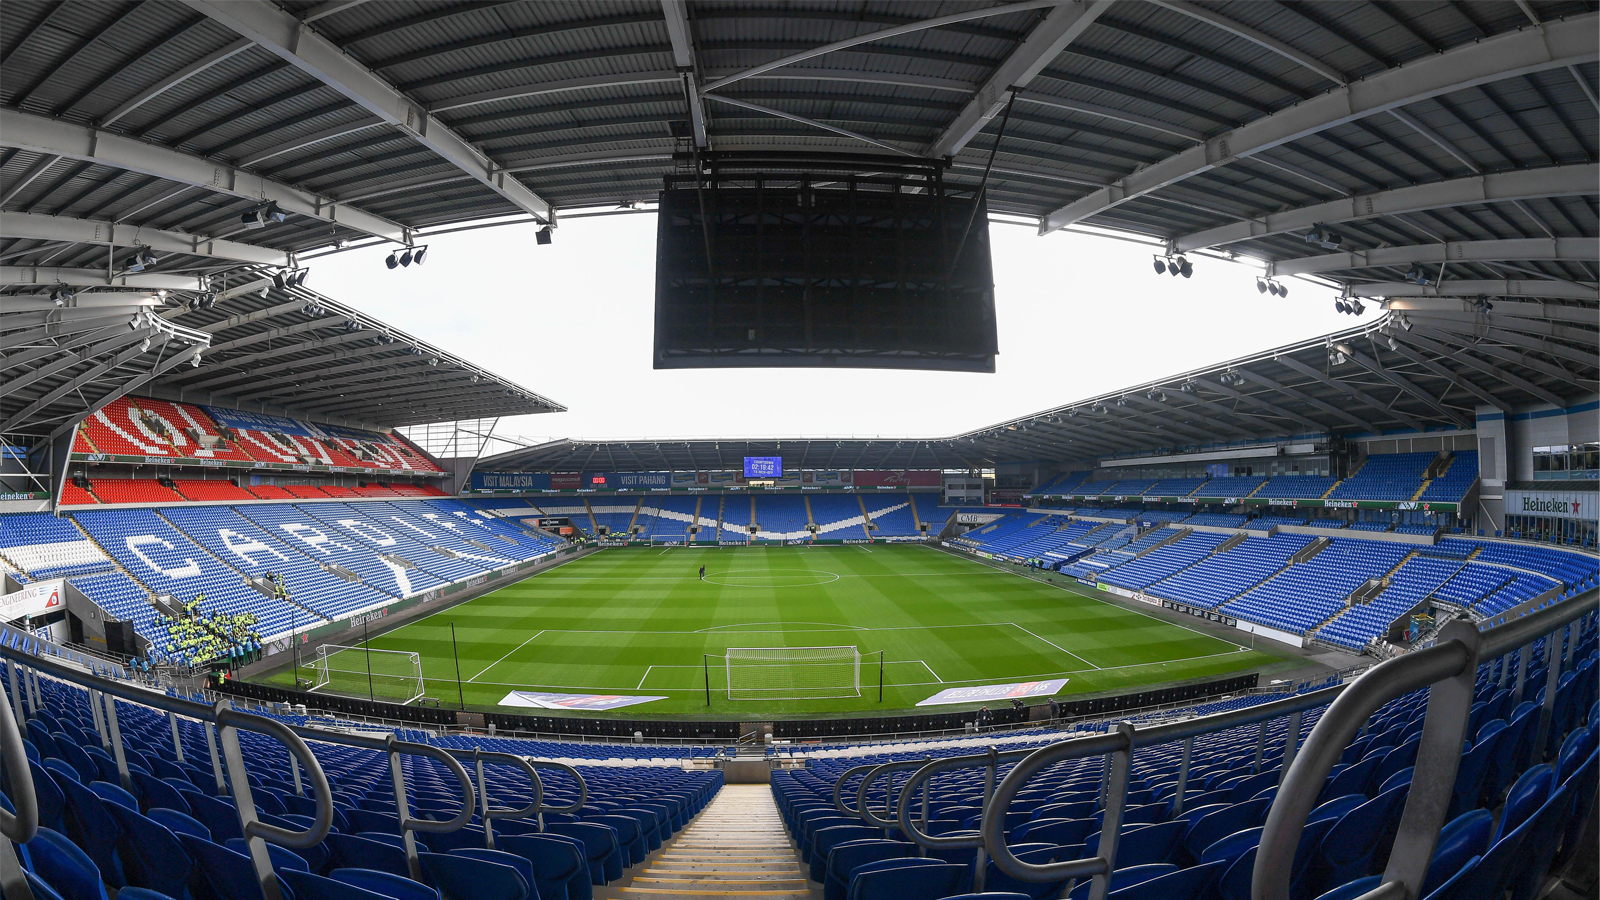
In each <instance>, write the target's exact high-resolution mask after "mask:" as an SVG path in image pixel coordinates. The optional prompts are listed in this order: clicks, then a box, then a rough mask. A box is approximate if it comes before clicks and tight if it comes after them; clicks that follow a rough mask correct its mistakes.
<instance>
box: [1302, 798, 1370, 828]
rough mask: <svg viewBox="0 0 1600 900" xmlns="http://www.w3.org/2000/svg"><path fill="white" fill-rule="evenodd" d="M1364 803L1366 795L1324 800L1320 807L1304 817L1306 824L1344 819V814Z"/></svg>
mask: <svg viewBox="0 0 1600 900" xmlns="http://www.w3.org/2000/svg"><path fill="white" fill-rule="evenodd" d="M1365 802H1367V795H1365V794H1345V795H1344V796H1342V797H1334V798H1333V799H1331V800H1324V801H1323V802H1322V803H1321V804H1320V805H1318V806H1317V808H1316V809H1313V810H1312V811H1311V813H1310V815H1308V816H1306V823H1307V824H1310V823H1312V822H1315V821H1317V820H1319V819H1333V820H1334V821H1338V820H1339V819H1342V818H1344V814H1345V813H1347V812H1350V811H1351V810H1353V809H1355V808H1356V807H1358V806H1360V805H1361V804H1363V803H1365Z"/></svg>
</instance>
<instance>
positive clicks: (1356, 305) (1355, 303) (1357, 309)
mask: <svg viewBox="0 0 1600 900" xmlns="http://www.w3.org/2000/svg"><path fill="white" fill-rule="evenodd" d="M1350 311H1351V312H1353V313H1355V314H1356V315H1358V316H1359V315H1361V314H1362V313H1364V312H1366V311H1367V308H1366V307H1365V306H1362V305H1361V301H1360V300H1351V301H1350Z"/></svg>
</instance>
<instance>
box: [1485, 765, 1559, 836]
mask: <svg viewBox="0 0 1600 900" xmlns="http://www.w3.org/2000/svg"><path fill="white" fill-rule="evenodd" d="M1555 785H1556V775H1555V771H1554V770H1553V769H1551V768H1550V766H1549V764H1548V763H1540V764H1539V765H1537V766H1534V767H1533V768H1531V769H1529V770H1528V771H1526V772H1523V773H1522V776H1521V777H1520V778H1518V779H1517V782H1516V784H1513V785H1512V786H1511V793H1509V794H1507V795H1506V802H1505V808H1504V809H1503V810H1502V811H1501V813H1500V827H1499V828H1498V829H1497V830H1496V832H1495V833H1496V836H1497V837H1499V836H1505V835H1508V834H1510V833H1511V832H1512V831H1515V830H1516V829H1517V826H1519V825H1521V824H1522V823H1523V822H1525V821H1527V820H1528V818H1529V817H1531V816H1532V815H1533V814H1534V813H1537V812H1538V811H1539V807H1541V806H1544V803H1545V801H1546V800H1549V799H1550V792H1551V791H1552V790H1554V789H1555Z"/></svg>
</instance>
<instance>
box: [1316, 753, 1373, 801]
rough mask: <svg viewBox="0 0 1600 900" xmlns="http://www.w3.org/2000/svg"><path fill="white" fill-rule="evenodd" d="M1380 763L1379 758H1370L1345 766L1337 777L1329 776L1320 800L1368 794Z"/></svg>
mask: <svg viewBox="0 0 1600 900" xmlns="http://www.w3.org/2000/svg"><path fill="white" fill-rule="evenodd" d="M1378 762H1379V760H1378V759H1377V758H1373V757H1369V758H1367V759H1363V760H1361V761H1360V762H1358V763H1355V764H1353V765H1349V766H1345V767H1344V769H1343V770H1341V771H1340V772H1339V774H1337V775H1331V776H1329V778H1328V783H1327V785H1326V786H1324V787H1323V789H1322V794H1321V797H1320V799H1322V800H1329V799H1331V798H1333V797H1342V796H1344V795H1346V794H1363V795H1364V794H1366V792H1367V788H1368V787H1369V786H1370V785H1371V783H1372V773H1373V772H1375V771H1377V769H1378Z"/></svg>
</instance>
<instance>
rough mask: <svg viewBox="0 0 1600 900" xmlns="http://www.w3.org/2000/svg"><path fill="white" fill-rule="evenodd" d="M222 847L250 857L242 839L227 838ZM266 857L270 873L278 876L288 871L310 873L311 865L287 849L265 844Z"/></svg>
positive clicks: (247, 845) (248, 846) (248, 848)
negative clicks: (270, 868)
mask: <svg viewBox="0 0 1600 900" xmlns="http://www.w3.org/2000/svg"><path fill="white" fill-rule="evenodd" d="M222 846H224V847H227V848H228V849H229V850H232V851H233V852H235V853H238V854H240V855H241V856H249V855H250V845H249V844H246V843H245V840H244V838H229V839H228V841H227V843H225V844H223V845H222ZM267 857H268V858H270V859H271V860H272V871H274V872H277V873H278V874H280V875H281V874H283V873H284V872H285V871H289V870H294V871H297V872H309V871H311V865H310V864H309V863H307V862H306V860H305V858H304V857H302V856H301V855H300V854H298V853H296V852H294V851H293V850H290V849H289V848H288V847H280V846H278V845H277V844H274V843H272V842H270V841H269V842H267Z"/></svg>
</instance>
